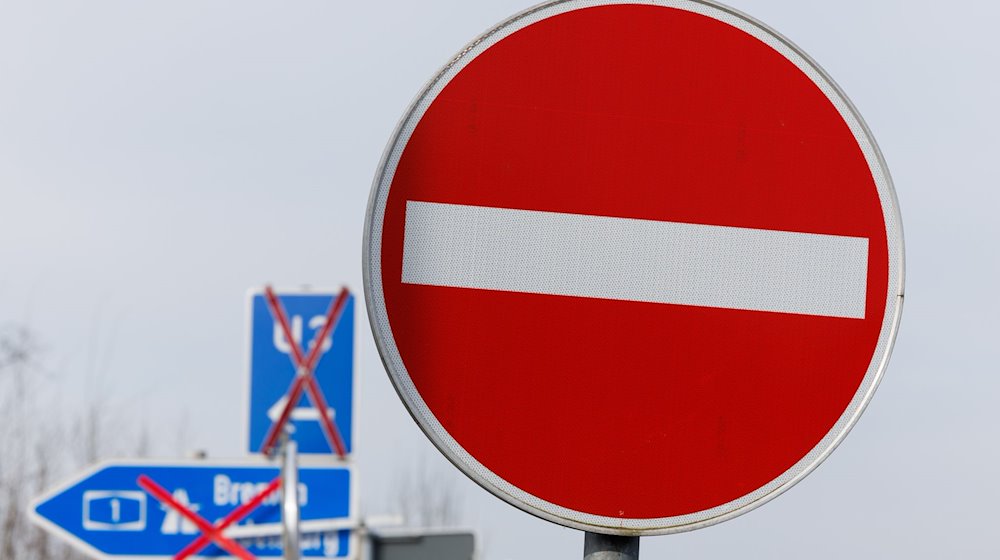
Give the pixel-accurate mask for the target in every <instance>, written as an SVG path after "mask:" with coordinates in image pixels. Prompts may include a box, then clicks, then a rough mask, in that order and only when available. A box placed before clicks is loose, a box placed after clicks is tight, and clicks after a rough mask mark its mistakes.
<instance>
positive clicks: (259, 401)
mask: <svg viewBox="0 0 1000 560" xmlns="http://www.w3.org/2000/svg"><path fill="white" fill-rule="evenodd" d="M331 317H332V318H333V320H332V321H331V320H329V319H330V318H331ZM338 318H339V319H338ZM250 323H251V324H250V361H249V379H250V381H249V383H250V391H249V393H250V394H249V409H248V434H247V437H248V439H247V445H248V450H249V451H250V452H251V453H259V452H262V451H270V450H273V449H274V446H275V444H276V442H277V438H278V436H279V435H280V432H281V429H282V428H283V427H284V426H285V424H286V422H289V423H290V424H291V426H292V428H293V436H292V437H293V438H294V439H295V440H296V441H297V443H298V446H299V451H300V452H301V453H330V452H331V451H333V452H335V453H337V454H338V455H345V454H348V453H350V452H351V449H352V443H353V442H352V439H353V438H352V416H353V396H354V386H355V384H354V375H355V371H354V369H355V368H354V296H352V295H350V293H349V292H347V291H346V289H345V290H342V291H341V293H340V294H338V295H337V296H336V297H335V296H334V294H330V293H315V292H304V293H282V294H280V295H277V294H274V292H273V291H271V290H270V289H266V290H265V291H264V292H263V293H255V294H251V296H250ZM327 325H330V326H329V327H328V326H327ZM325 329H331V330H332V332H327V333H326V336H322V335H323V334H324V330H325ZM317 338H320V339H322V342H321V343H320V344H319V345H318V346H317V344H316V340H315V339H317ZM303 393H305V394H303ZM317 401H319V402H321V404H320V405H319V408H323V409H325V410H326V411H327V414H326V417H325V418H324V417H323V415H321V414H320V413H319V410H318V408H317V407H316V406H314V404H315V402H317ZM289 402H295V406H294V407H290V406H289Z"/></svg>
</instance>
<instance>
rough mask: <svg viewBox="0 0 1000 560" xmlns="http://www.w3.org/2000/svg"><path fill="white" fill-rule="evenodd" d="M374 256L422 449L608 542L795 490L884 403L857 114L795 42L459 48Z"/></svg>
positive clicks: (397, 164)
mask: <svg viewBox="0 0 1000 560" xmlns="http://www.w3.org/2000/svg"><path fill="white" fill-rule="evenodd" d="M595 4H601V5H595ZM365 250H366V255H365V259H366V264H365V274H366V281H365V284H366V285H365V288H366V291H367V295H368V306H369V312H370V314H371V317H372V326H373V331H374V333H375V337H376V340H377V342H378V345H379V350H380V352H381V354H382V357H383V360H384V361H385V363H386V366H387V369H388V371H389V374H390V377H391V378H392V380H393V382H394V384H395V385H396V388H397V390H398V391H399V393H400V395H401V397H402V398H403V400H404V402H405V403H406V405H407V406H408V408H409V409H410V411H411V412H412V413H413V415H414V418H416V420H417V421H418V423H419V424H420V425H421V427H422V428H423V429H424V431H425V432H426V433H427V434H428V436H429V437H430V438H431V439H432V440H433V441H434V443H435V444H436V445H437V446H438V447H439V448H440V449H441V450H442V451H443V452H444V453H445V454H446V455H447V456H448V457H449V458H450V459H451V460H452V461H453V462H455V463H456V464H457V465H458V466H459V467H460V468H461V469H462V470H463V471H464V472H466V474H468V475H469V476H471V477H472V478H473V479H475V480H476V481H477V482H479V483H480V484H482V485H483V486H484V487H486V488H487V489H489V490H490V491H492V492H494V493H495V494H497V495H498V496H500V497H501V498H503V499H505V500H507V501H509V502H511V503H513V504H515V505H517V506H518V507H521V508H522V509H525V510H527V511H529V512H531V513H534V514H536V515H539V516H541V517H544V518H546V519H550V520H553V521H556V522H559V523H562V524H565V525H569V526H572V527H577V528H582V529H586V530H591V531H599V532H612V533H630V534H653V533H668V532H674V531H681V530H686V529H691V528H696V527H699V526H703V525H707V524H711V523H715V522H718V521H721V520H724V519H727V518H729V517H732V516H735V515H737V514H739V513H742V512H744V511H747V510H749V509H751V508H752V507H755V506H756V505H759V504H760V503H763V502H764V501H766V500H767V499H769V498H771V497H773V496H774V495H776V494H778V493H780V492H781V491H783V490H784V489H786V488H788V487H789V486H791V485H792V484H794V483H795V482H796V481H798V480H799V479H800V478H801V477H802V476H804V475H805V474H807V473H808V472H809V471H810V470H812V469H813V468H814V467H815V466H816V465H817V464H818V463H819V462H820V461H822V459H824V458H825V457H826V455H827V454H828V453H829V452H830V451H831V450H832V449H833V448H834V447H835V446H836V445H837V443H839V441H840V439H841V438H842V437H843V436H844V435H845V434H846V432H847V431H848V430H849V429H850V427H851V426H852V425H853V423H854V422H855V421H856V419H857V417H858V415H859V414H860V412H861V410H862V409H863V407H864V405H865V404H866V403H867V402H868V400H869V399H870V397H871V393H872V391H873V390H874V388H875V386H876V385H877V383H878V380H879V378H880V377H881V374H882V372H883V370H884V366H885V362H886V361H887V359H888V353H889V351H890V349H891V345H892V340H893V338H894V336H895V332H896V326H897V324H898V318H899V312H900V305H901V300H902V277H903V272H902V258H903V255H902V233H901V229H900V223H899V217H898V210H897V208H896V204H895V197H894V192H893V190H892V185H891V182H890V179H889V175H888V172H887V170H886V169H885V166H884V164H883V162H882V160H881V158H880V156H879V153H878V149H877V147H876V146H875V143H874V141H873V140H872V139H871V137H870V135H869V133H868V132H867V130H866V129H865V127H864V125H863V123H862V122H861V120H860V117H859V116H858V115H857V114H856V113H855V112H854V110H853V108H852V107H851V105H850V104H849V102H848V101H847V100H846V98H845V97H844V96H843V94H842V93H841V92H840V91H839V90H838V89H837V88H836V86H835V85H834V84H833V83H832V81H830V80H829V79H828V78H827V76H826V75H825V74H824V73H823V72H822V71H821V70H820V69H819V68H818V66H816V65H815V64H814V63H813V62H812V61H810V60H809V59H808V58H806V57H805V55H803V54H801V53H800V52H799V51H798V50H796V49H795V48H794V46H792V45H791V44H790V43H788V42H787V40H785V39H783V38H782V37H780V36H779V35H777V34H775V33H774V32H773V31H771V30H769V29H767V28H765V27H763V26H761V25H760V24H759V23H757V22H754V21H753V20H750V19H748V18H746V17H745V16H742V15H741V14H738V13H736V12H733V11H731V10H729V9H727V8H723V7H721V6H717V5H715V4H712V3H707V2H695V1H686V0H681V1H674V2H667V1H663V2H647V3H643V2H639V3H636V2H631V1H630V2H610V1H607V2H593V1H569V2H553V3H550V4H547V5H543V6H541V7H539V8H535V9H533V10H531V11H528V12H525V13H523V14H520V15H519V16H516V17H514V18H512V19H511V20H509V21H507V22H505V23H504V24H502V25H500V26H499V27H497V28H496V29H494V30H492V31H490V32H489V33H487V34H486V35H484V36H483V37H481V38H480V39H479V40H478V41H476V42H474V43H472V44H471V45H470V47H469V48H468V49H467V50H465V51H463V53H462V54H461V55H460V56H459V57H458V58H457V59H456V60H455V61H454V62H453V63H451V64H450V65H449V66H448V67H446V68H445V69H444V70H443V71H442V72H441V74H440V75H439V76H438V77H437V78H436V79H435V80H434V81H433V82H432V83H431V84H430V85H429V86H428V87H427V89H426V90H425V91H424V92H423V94H422V95H421V96H420V97H419V98H418V99H417V101H416V102H415V104H414V106H413V107H412V108H411V111H410V113H409V114H408V116H407V117H406V118H405V119H404V121H403V122H402V124H401V125H400V127H399V129H398V131H397V133H396V136H395V138H394V139H393V141H392V142H391V144H390V146H389V148H388V150H387V152H386V158H385V161H384V164H383V168H382V172H381V174H380V176H379V177H378V178H377V179H376V183H375V186H374V191H373V194H372V201H371V205H370V208H369V214H368V223H367V232H366V249H365Z"/></svg>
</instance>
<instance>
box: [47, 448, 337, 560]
mask: <svg viewBox="0 0 1000 560" xmlns="http://www.w3.org/2000/svg"><path fill="white" fill-rule="evenodd" d="M278 474H279V470H278V468H276V467H272V466H268V465H267V464H266V463H263V462H256V461H254V462H247V463H242V464H240V463H236V464H234V463H213V462H209V461H186V462H172V463H158V462H151V461H149V462H147V461H111V462H106V463H102V464H100V465H97V466H96V467H94V468H92V469H90V470H88V471H86V472H84V473H82V474H81V475H79V476H78V477H76V478H74V479H73V480H71V481H69V482H67V483H65V484H63V485H61V486H60V487H58V488H55V489H53V490H51V491H50V492H48V493H47V494H46V495H44V496H42V497H40V498H38V499H37V500H36V501H35V502H34V503H33V504H32V506H31V516H32V519H33V520H34V521H35V522H36V523H38V524H39V525H41V526H42V527H43V528H44V529H46V530H47V531H51V532H53V533H55V534H56V535H57V536H59V537H60V538H63V539H64V540H66V541H67V542H69V543H70V544H71V545H73V546H75V547H76V548H78V549H80V550H81V551H83V552H85V553H87V554H89V555H90V556H92V557H94V558H101V559H113V558H151V559H153V558H174V557H176V556H177V555H182V556H187V555H189V554H197V555H198V556H199V557H219V556H227V550H228V552H229V553H231V554H233V555H235V556H237V557H243V558H247V557H249V556H245V555H243V554H240V553H237V550H242V551H244V552H246V554H248V555H252V556H255V557H280V556H281V555H282V551H281V538H280V535H273V536H267V537H261V536H252V537H250V536H238V535H239V533H240V532H241V531H242V532H243V533H247V532H252V529H253V528H255V527H256V526H262V525H263V526H271V525H274V524H277V523H279V522H280V520H281V512H280V501H279V499H278V494H277V492H273V490H274V488H276V487H277V485H276V484H274V483H273V481H274V480H275V478H276V477H277V476H278ZM140 480H143V481H144V484H141V483H140V482H139V481H140ZM352 485H353V480H352V473H351V470H350V469H349V468H348V467H345V466H336V467H299V486H298V494H299V496H298V498H299V502H300V507H301V515H302V520H303V523H302V526H303V528H304V529H305V528H306V527H309V526H310V525H316V524H319V525H320V526H336V524H335V523H334V522H336V521H337V520H340V521H341V522H342V524H341V525H340V527H344V526H345V525H349V524H350V522H351V521H352V520H353V518H354V517H353V515H352V514H353V509H352V508H353V497H352V490H353V488H352ZM258 496H259V497H258ZM255 498H256V500H255ZM237 521H239V524H238V525H237V524H236V522H237ZM216 522H217V523H218V528H217V529H215V528H213V527H212V524H213V523H216ZM206 524H207V526H206ZM230 525H231V527H230ZM222 529H227V530H225V531H223V530H222ZM231 532H232V533H233V535H234V536H232V537H229V536H227V535H229V534H230V533H231ZM203 533H204V534H203ZM199 535H201V536H199ZM206 535H208V536H206ZM350 537H351V531H350V529H347V528H330V529H317V530H316V531H315V532H314V533H311V534H304V535H303V538H302V540H301V541H300V544H301V545H302V549H303V550H302V555H303V556H304V557H320V558H346V557H350V556H351V549H350V548H351V547H350V542H351V538H350ZM219 544H222V545H223V548H220V547H219V546H218V545H219ZM233 545H235V546H233ZM227 547H228V548H227Z"/></svg>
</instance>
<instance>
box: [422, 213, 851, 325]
mask: <svg viewBox="0 0 1000 560" xmlns="http://www.w3.org/2000/svg"><path fill="white" fill-rule="evenodd" d="M867 278H868V239H867V238H863V237H846V236H839V235H823V234H816V233H796V232H788V231H776V230H766V229H751V228H740V227H729V226H715V225H698V224H687V223H678V222H659V221H653V220H639V219H634V218H612V217H606V216H589V215H582V214H563V213H557V212H539V211H534V210H512V209H506V208H490V207H483V206H464V205H457V204H440V203H435V202H417V201H412V200H411V201H407V203H406V228H405V233H404V240H403V278H402V281H403V282H404V283H407V284H423V285H429V286H448V287H455V288H473V289H481V290H498V291H507V292H522V293H532V294H548V295H557V296H576V297H585V298H601V299H612V300H624V301H638V302H649V303H665V304H677V305H692V306H700V307H716V308H725V309H742V310H750V311H771V312H779V313H796V314H803V315H820V316H827V317H845V318H854V319H863V318H864V316H865V295H866V288H867Z"/></svg>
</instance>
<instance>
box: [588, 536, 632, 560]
mask: <svg viewBox="0 0 1000 560" xmlns="http://www.w3.org/2000/svg"><path fill="white" fill-rule="evenodd" d="M583 560H639V537H622V536H619V535H601V534H598V533H590V532H587V533H585V534H584V537H583Z"/></svg>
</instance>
